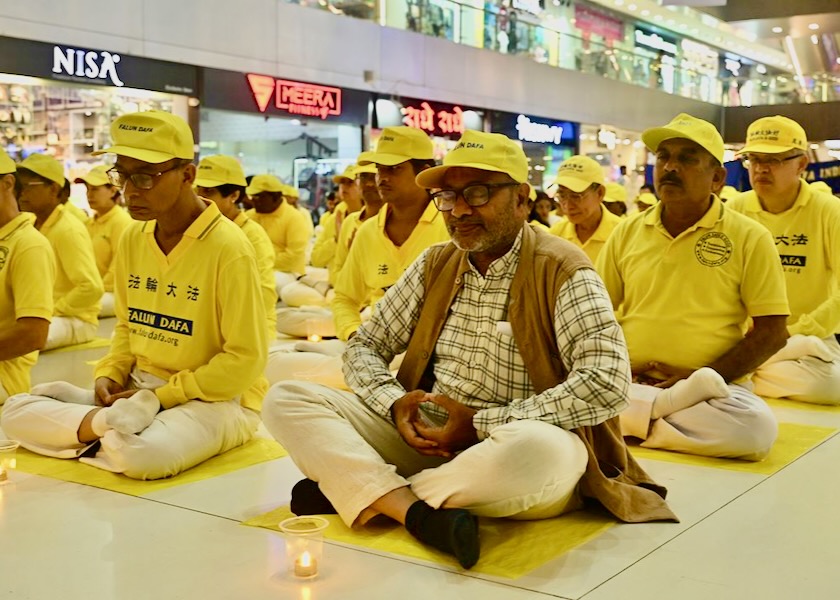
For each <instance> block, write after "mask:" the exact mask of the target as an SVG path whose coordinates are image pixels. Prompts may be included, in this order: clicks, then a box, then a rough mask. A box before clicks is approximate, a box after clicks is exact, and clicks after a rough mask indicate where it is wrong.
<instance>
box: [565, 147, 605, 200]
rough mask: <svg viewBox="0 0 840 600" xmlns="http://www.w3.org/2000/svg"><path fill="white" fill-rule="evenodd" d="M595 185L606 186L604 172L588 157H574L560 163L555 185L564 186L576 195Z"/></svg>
mask: <svg viewBox="0 0 840 600" xmlns="http://www.w3.org/2000/svg"><path fill="white" fill-rule="evenodd" d="M593 183H599V184H601V185H604V184H605V181H604V170H603V169H602V168H601V165H599V164H598V163H597V162H596V161H595V160H593V159H591V158H589V157H588V156H582V155H577V156H572V157H571V158H567V159H566V160H564V161H563V162H562V163H560V168H559V169H557V179H555V180H554V185H562V186H563V187H565V188H569V189H570V190H572V191H573V192H575V193H578V194H579V193H581V192H582V191H584V190H585V189H586V188H588V187H589V186H590V185H592V184H593Z"/></svg>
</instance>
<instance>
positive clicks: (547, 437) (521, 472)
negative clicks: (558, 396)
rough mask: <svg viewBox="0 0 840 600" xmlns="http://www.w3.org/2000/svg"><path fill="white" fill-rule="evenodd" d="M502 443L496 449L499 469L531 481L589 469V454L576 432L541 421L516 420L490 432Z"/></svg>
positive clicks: (492, 437) (568, 474)
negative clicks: (497, 449) (497, 450)
mask: <svg viewBox="0 0 840 600" xmlns="http://www.w3.org/2000/svg"><path fill="white" fill-rule="evenodd" d="M490 437H491V439H492V440H493V442H495V443H498V444H500V450H501V451H500V452H497V453H494V459H495V461H494V462H495V464H494V465H493V469H494V471H495V472H497V473H506V474H510V476H514V477H517V476H521V477H523V478H524V479H525V480H527V481H529V482H531V484H533V482H535V481H538V480H543V479H549V480H554V479H556V478H557V477H562V478H564V479H566V478H569V477H572V478H575V477H577V478H579V477H580V476H582V475H583V472H584V471H585V470H586V463H587V460H588V454H587V452H586V447H585V446H584V444H583V442H582V441H581V439H580V438H579V437H578V436H577V435H576V434H574V433H572V432H570V431H566V430H565V429H562V428H560V427H557V426H555V425H550V424H548V423H543V422H541V421H517V422H514V423H508V424H506V425H503V426H501V427H497V428H496V429H494V430H493V431H492V432H491V433H490Z"/></svg>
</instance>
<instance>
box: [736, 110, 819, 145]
mask: <svg viewBox="0 0 840 600" xmlns="http://www.w3.org/2000/svg"><path fill="white" fill-rule="evenodd" d="M794 149H796V150H802V151H806V150H808V139H807V138H806V137H805V130H804V129H802V126H801V125H800V124H799V123H797V122H796V121H794V120H793V119H788V118H787V117H782V116H781V115H776V116H775V117H763V118H761V119H758V120H757V121H753V122H752V123H751V124H750V126H749V127H747V144H746V145H745V146H744V147H743V148H741V149H740V150H739V151H738V154H744V153H746V152H761V153H764V154H778V153H780V152H787V151H788V150H794Z"/></svg>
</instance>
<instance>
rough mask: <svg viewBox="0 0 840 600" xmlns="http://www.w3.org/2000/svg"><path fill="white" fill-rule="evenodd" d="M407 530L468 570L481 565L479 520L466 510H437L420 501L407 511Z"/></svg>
mask: <svg viewBox="0 0 840 600" xmlns="http://www.w3.org/2000/svg"><path fill="white" fill-rule="evenodd" d="M405 528H406V529H407V530H408V532H409V533H410V534H411V535H413V536H414V537H416V538H417V539H418V540H420V541H421V542H423V543H424V544H429V545H430V546H433V547H434V548H437V549H438V550H440V551H442V552H446V553H447V554H452V555H453V556H455V558H457V559H458V562H459V563H460V564H461V566H462V567H464V568H465V569H469V568H471V567H472V566H473V565H475V563H477V562H478V556H479V553H480V547H479V543H478V519H477V518H476V517H475V515H473V514H471V513H470V512H469V511H467V510H464V509H463V508H439V509H434V508H432V507H431V506H429V505H428V504H426V503H425V502H423V501H422V500H419V501H417V502H415V503H414V504H412V505H411V507H410V508H409V509H408V513H406V515H405Z"/></svg>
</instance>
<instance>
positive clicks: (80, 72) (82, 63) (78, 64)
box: [52, 46, 125, 87]
mask: <svg viewBox="0 0 840 600" xmlns="http://www.w3.org/2000/svg"><path fill="white" fill-rule="evenodd" d="M119 62H120V55H119V54H116V53H113V52H105V51H102V52H96V51H94V50H81V49H78V48H68V47H66V46H53V67H52V72H53V73H56V74H57V75H69V76H70V77H81V78H84V79H104V80H105V81H108V82H110V83H111V85H115V86H117V87H123V86H124V85H125V84H124V83H123V82H122V80H121V79H120V76H119V73H118V72H117V65H118V64H119Z"/></svg>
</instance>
